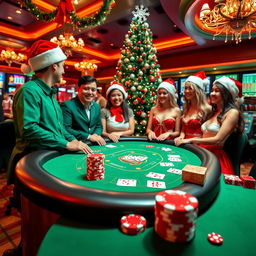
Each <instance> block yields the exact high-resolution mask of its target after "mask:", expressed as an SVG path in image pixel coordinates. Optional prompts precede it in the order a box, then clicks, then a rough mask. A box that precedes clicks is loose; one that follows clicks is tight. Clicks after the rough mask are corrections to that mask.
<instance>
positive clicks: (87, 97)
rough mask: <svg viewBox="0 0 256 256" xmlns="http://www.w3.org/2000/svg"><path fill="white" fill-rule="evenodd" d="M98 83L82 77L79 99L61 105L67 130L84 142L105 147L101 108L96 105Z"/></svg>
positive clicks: (92, 79)
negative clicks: (102, 135)
mask: <svg viewBox="0 0 256 256" xmlns="http://www.w3.org/2000/svg"><path fill="white" fill-rule="evenodd" d="M96 92H97V81H96V79H95V78H94V77H92V76H82V77H81V78H80V79H79V81H78V93H77V97H75V98H73V99H71V100H68V101H64V102H62V103H61V108H62V112H63V120H64V126H65V128H66V130H67V131H68V132H69V133H70V134H72V135H73V136H75V137H76V139H78V140H81V141H83V142H86V141H91V142H96V143H98V144H99V145H105V144H106V142H105V140H104V139H103V138H102V137H101V134H102V124H101V119H100V106H99V104H98V103H96V102H95V101H94V100H95V97H96Z"/></svg>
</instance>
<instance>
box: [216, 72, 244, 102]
mask: <svg viewBox="0 0 256 256" xmlns="http://www.w3.org/2000/svg"><path fill="white" fill-rule="evenodd" d="M216 82H217V83H220V84H222V85H223V86H224V87H225V88H226V89H227V90H228V91H229V92H230V93H231V95H232V97H233V99H234V100H236V99H240V103H242V101H243V96H242V83H240V82H239V81H237V80H236V79H233V78H229V77H226V76H222V77H221V78H219V79H217V80H215V81H214V82H213V84H215V83H216Z"/></svg>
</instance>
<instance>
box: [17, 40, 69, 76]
mask: <svg viewBox="0 0 256 256" xmlns="http://www.w3.org/2000/svg"><path fill="white" fill-rule="evenodd" d="M27 57H28V58H27V61H28V64H23V65H22V66H21V71H22V72H23V73H24V74H29V73H30V72H31V71H37V70H40V69H43V68H46V67H48V66H50V65H51V64H54V63H57V62H60V61H63V60H66V59H67V56H66V55H65V54H64V53H63V51H62V50H61V48H60V47H59V46H58V44H56V43H53V42H50V41H46V40H38V41H36V42H35V43H34V44H33V45H32V46H31V47H30V49H29V50H28V54H27Z"/></svg>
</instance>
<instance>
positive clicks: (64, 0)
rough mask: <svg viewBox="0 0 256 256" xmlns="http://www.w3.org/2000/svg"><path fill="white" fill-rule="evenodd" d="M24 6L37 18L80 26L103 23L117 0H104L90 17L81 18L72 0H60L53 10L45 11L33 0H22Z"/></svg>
mask: <svg viewBox="0 0 256 256" xmlns="http://www.w3.org/2000/svg"><path fill="white" fill-rule="evenodd" d="M20 4H21V6H22V7H25V8H26V9H27V10H28V11H29V12H30V13H31V14H32V15H33V16H35V17H36V19H37V20H41V21H46V22H50V21H53V20H55V21H56V22H57V23H59V24H64V23H72V24H73V25H74V26H76V27H78V28H86V27H89V26H98V25H100V24H102V23H103V22H104V21H105V19H106V17H107V15H108V14H109V13H110V11H111V9H112V6H114V4H115V0H103V5H102V6H101V7H100V9H99V10H98V11H97V12H96V13H94V14H93V15H92V16H90V17H83V18H80V17H79V16H78V15H77V14H76V11H75V9H74V6H73V4H72V2H71V0H60V2H59V5H58V7H57V8H56V9H55V10H53V11H51V12H44V11H42V10H40V9H39V8H38V6H37V5H35V4H34V3H32V0H22V1H21V2H20Z"/></svg>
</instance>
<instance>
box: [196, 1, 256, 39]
mask: <svg viewBox="0 0 256 256" xmlns="http://www.w3.org/2000/svg"><path fill="white" fill-rule="evenodd" d="M214 2H215V3H216V5H215V6H214V8H213V9H212V10H210V8H209V5H208V4H204V5H203V7H202V9H201V11H200V20H201V22H202V24H203V26H204V27H205V28H207V29H214V32H215V34H214V35H213V40H214V39H215V37H216V36H218V35H221V34H226V38H225V42H227V41H228V35H232V40H235V42H236V43H237V44H238V43H240V42H241V41H242V34H243V32H247V33H248V38H249V39H251V30H252V29H253V28H256V1H255V0H215V1H214Z"/></svg>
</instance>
